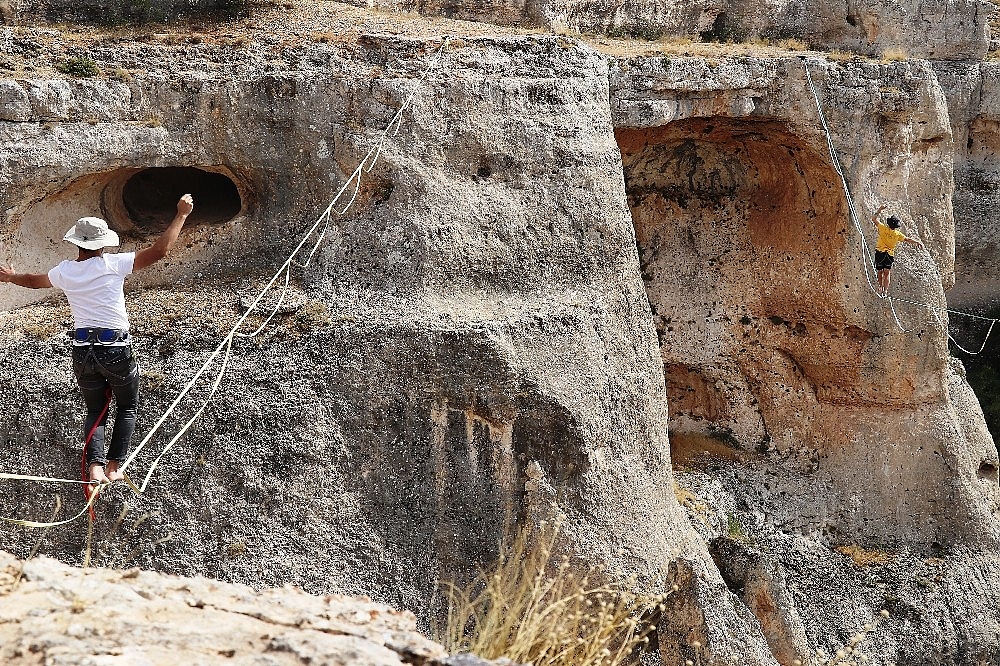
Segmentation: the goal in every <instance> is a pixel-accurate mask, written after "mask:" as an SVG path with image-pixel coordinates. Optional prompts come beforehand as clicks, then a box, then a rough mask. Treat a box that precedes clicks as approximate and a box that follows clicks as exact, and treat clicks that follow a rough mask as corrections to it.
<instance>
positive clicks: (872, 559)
mask: <svg viewBox="0 0 1000 666" xmlns="http://www.w3.org/2000/svg"><path fill="white" fill-rule="evenodd" d="M834 550H835V551H837V552H838V553H840V554H841V555H846V556H847V557H849V558H851V559H852V560H853V561H854V564H855V565H856V566H859V567H870V566H881V565H884V564H889V563H890V562H892V560H893V557H892V555H890V554H889V553H886V552H885V551H881V550H865V549H864V548H862V547H861V546H859V545H858V544H856V543H852V544H851V545H849V546H836V547H835V548H834Z"/></svg>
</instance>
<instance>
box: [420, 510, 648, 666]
mask: <svg viewBox="0 0 1000 666" xmlns="http://www.w3.org/2000/svg"><path fill="white" fill-rule="evenodd" d="M557 534H558V528H557V527H556V528H552V527H547V526H546V525H545V524H544V523H543V524H542V526H541V527H540V528H539V529H538V530H535V531H533V530H531V529H530V528H524V529H522V530H521V531H520V532H519V533H518V535H517V537H516V538H515V539H514V541H513V543H512V544H511V545H510V547H509V548H504V549H502V551H501V554H500V559H499V561H498V562H497V564H496V567H495V568H494V570H493V571H492V572H491V573H488V574H487V573H481V574H480V575H479V576H478V577H477V578H476V579H475V580H474V581H473V582H472V583H471V584H470V585H469V586H467V587H466V588H465V589H460V588H458V587H457V586H455V585H450V584H446V585H444V591H445V596H446V602H447V603H448V617H447V622H446V625H445V626H444V627H443V630H439V631H437V632H436V633H437V634H438V636H437V639H438V640H439V641H440V642H441V643H443V644H444V646H445V648H446V649H447V650H448V651H449V652H451V653H453V654H455V653H472V654H476V655H479V656H480V657H483V658H485V659H499V658H502V657H506V658H508V659H511V660H513V661H514V662H517V663H531V664H546V665H548V666H618V665H620V664H627V663H632V662H633V661H634V660H635V657H634V655H635V654H636V653H637V652H638V651H639V649H640V648H641V647H642V646H643V645H645V644H647V643H648V642H649V637H648V634H649V633H651V632H652V631H655V626H654V625H650V624H645V623H644V622H643V621H642V618H643V617H648V616H650V615H651V614H652V613H655V612H657V611H662V610H663V606H662V605H659V606H658V605H657V601H656V600H654V599H652V598H650V597H644V596H639V595H636V594H633V593H631V592H628V591H626V590H625V589H624V586H619V585H612V584H594V583H593V582H592V581H591V579H590V577H591V576H595V575H600V572H595V571H594V570H591V571H590V572H589V573H581V572H578V571H577V570H575V569H574V568H573V567H572V566H571V565H570V561H569V559H568V558H564V559H562V560H561V561H560V562H559V564H558V565H555V564H554V563H553V562H552V561H551V559H552V549H553V546H554V544H555V541H556V536H557Z"/></svg>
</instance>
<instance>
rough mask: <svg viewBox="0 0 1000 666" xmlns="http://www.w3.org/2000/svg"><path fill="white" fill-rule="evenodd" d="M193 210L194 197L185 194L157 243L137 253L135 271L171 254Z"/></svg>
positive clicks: (133, 267) (133, 268)
mask: <svg viewBox="0 0 1000 666" xmlns="http://www.w3.org/2000/svg"><path fill="white" fill-rule="evenodd" d="M192 210H194V199H192V198H191V195H190V194H185V195H184V196H182V197H181V198H180V201H178V202H177V215H175V216H174V219H173V220H171V222H170V226H168V227H167V228H166V229H165V230H164V232H163V233H162V234H160V237H159V238H157V239H156V242H155V243H153V244H152V245H150V246H149V247H147V248H146V249H144V250H139V251H138V252H136V253H135V264H133V266H132V270H133V271H141V270H142V269H143V268H146V267H147V266H152V265H153V264H155V263H156V262H157V261H159V260H160V259H163V258H164V257H165V256H167V255H168V254H170V249H171V248H173V246H174V243H176V242H177V237H178V236H179V235H180V233H181V227H183V226H184V221H185V220H187V217H188V215H190V214H191V211H192Z"/></svg>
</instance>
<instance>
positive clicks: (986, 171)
mask: <svg viewBox="0 0 1000 666" xmlns="http://www.w3.org/2000/svg"><path fill="white" fill-rule="evenodd" d="M934 69H935V72H936V73H937V76H938V79H939V80H940V81H941V85H942V87H943V88H944V90H945V93H946V96H947V100H948V108H949V112H950V118H951V124H952V131H953V133H954V136H955V143H954V145H955V158H954V160H955V196H954V207H955V222H956V225H955V227H956V228H955V263H956V278H957V279H956V284H955V288H954V289H952V290H951V291H950V292H949V293H948V301H949V303H951V304H952V305H953V306H955V307H957V308H972V309H986V310H993V309H995V308H997V307H998V306H1000V282H998V280H997V268H998V266H1000V235H998V231H997V221H998V218H997V212H996V209H997V205H996V204H997V201H998V192H1000V159H998V146H997V142H996V127H997V122H998V119H1000V113H998V112H1000V108H998V107H997V99H998V96H1000V67H997V65H996V64H995V63H993V62H981V63H935V65H934ZM956 323H959V322H956ZM961 323H963V324H965V327H966V329H967V330H966V331H965V332H966V333H967V334H968V335H969V336H970V338H969V339H975V338H978V339H980V340H981V339H982V337H983V335H984V334H985V330H978V329H977V328H976V327H975V326H973V325H971V324H970V322H961ZM969 346H974V347H975V348H978V345H972V344H970V345H969Z"/></svg>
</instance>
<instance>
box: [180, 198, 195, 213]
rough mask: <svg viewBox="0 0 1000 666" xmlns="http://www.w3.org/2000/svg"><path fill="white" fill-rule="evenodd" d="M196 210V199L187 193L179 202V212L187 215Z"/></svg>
mask: <svg viewBox="0 0 1000 666" xmlns="http://www.w3.org/2000/svg"><path fill="white" fill-rule="evenodd" d="M193 210H194V199H193V198H192V197H191V195H190V194H185V195H184V196H182V197H181V198H180V201H178V202H177V214H178V215H184V216H185V217H186V216H188V215H190V214H191V211H193Z"/></svg>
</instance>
